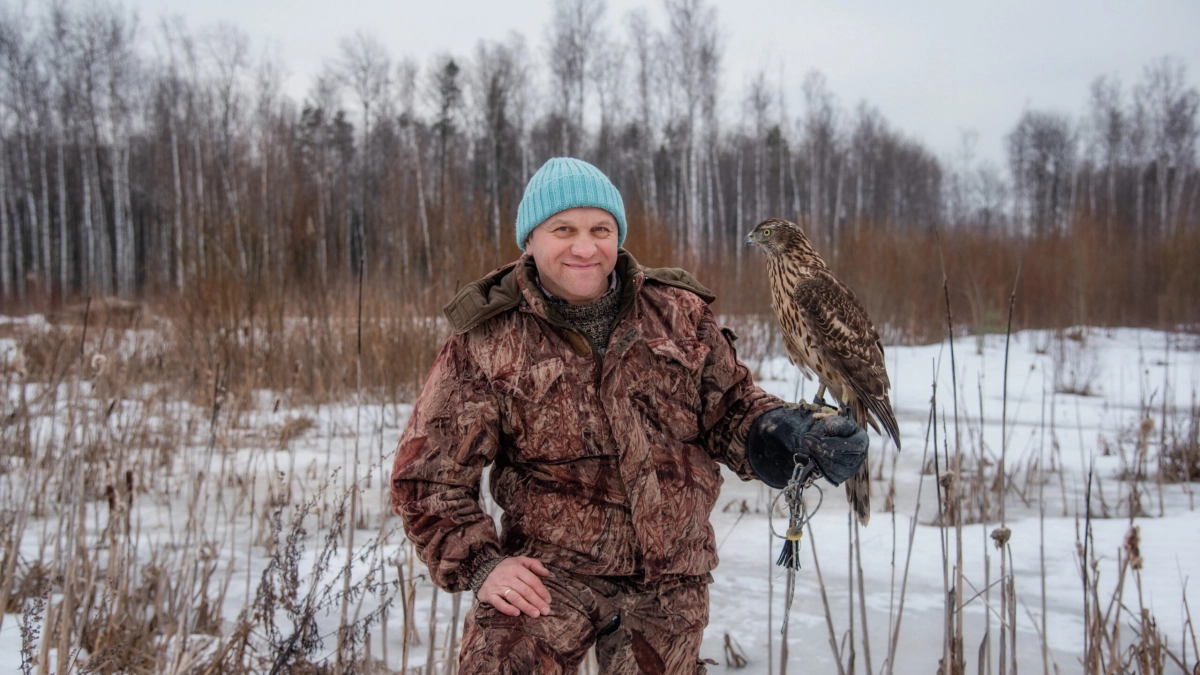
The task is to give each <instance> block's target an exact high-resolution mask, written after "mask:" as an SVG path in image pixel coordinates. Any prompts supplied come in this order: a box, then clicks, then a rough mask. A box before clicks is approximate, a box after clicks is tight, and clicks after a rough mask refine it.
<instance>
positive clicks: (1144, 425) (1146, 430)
mask: <svg viewBox="0 0 1200 675" xmlns="http://www.w3.org/2000/svg"><path fill="white" fill-rule="evenodd" d="M1139 431H1140V432H1141V434H1142V439H1143V440H1145V439H1146V438H1148V437H1149V436H1150V434H1151V432H1153V431H1154V418H1153V417H1150V416H1149V415H1147V416H1145V417H1143V418H1142V422H1141V425H1140V426H1139Z"/></svg>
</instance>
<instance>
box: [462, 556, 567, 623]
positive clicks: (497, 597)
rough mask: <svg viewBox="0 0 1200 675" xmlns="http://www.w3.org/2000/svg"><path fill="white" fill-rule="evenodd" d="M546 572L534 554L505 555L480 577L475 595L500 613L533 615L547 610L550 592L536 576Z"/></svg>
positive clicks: (547, 573) (541, 613)
mask: <svg viewBox="0 0 1200 675" xmlns="http://www.w3.org/2000/svg"><path fill="white" fill-rule="evenodd" d="M549 574H550V570H548V569H546V567H545V565H542V563H541V562H539V561H538V560H536V559H534V558H528V557H525V556H517V557H514V558H505V559H504V560H502V561H500V564H499V565H496V569H494V570H492V573H491V574H489V575H487V578H486V579H484V580H483V584H482V585H481V586H480V587H479V592H478V593H476V597H478V598H479V601H480V602H486V603H488V604H489V605H491V606H492V607H495V608H496V611H498V612H500V613H501V614H506V615H508V616H520V615H521V612H525V613H526V614H528V615H529V616H532V617H533V618H535V619H536V618H537V617H539V616H541V615H543V614H549V613H550V593H549V591H547V590H546V587H545V586H543V585H542V581H541V579H538V577H539V576H542V577H544V576H548V575H549Z"/></svg>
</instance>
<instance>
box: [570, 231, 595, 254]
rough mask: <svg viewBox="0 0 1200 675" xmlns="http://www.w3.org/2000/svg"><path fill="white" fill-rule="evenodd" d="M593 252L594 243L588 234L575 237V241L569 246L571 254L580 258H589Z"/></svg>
mask: <svg viewBox="0 0 1200 675" xmlns="http://www.w3.org/2000/svg"><path fill="white" fill-rule="evenodd" d="M595 252H596V242H594V241H592V236H591V235H590V234H581V235H579V236H578V237H575V241H574V242H573V243H572V244H571V253H574V254H575V255H576V256H578V257H580V258H590V257H592V255H593V254H595Z"/></svg>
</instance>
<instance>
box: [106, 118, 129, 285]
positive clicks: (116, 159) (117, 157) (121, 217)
mask: <svg viewBox="0 0 1200 675" xmlns="http://www.w3.org/2000/svg"><path fill="white" fill-rule="evenodd" d="M115 136H116V134H115V133H114V138H113V148H112V154H111V158H112V167H111V175H110V178H111V179H112V203H113V268H114V271H115V272H116V277H117V295H118V296H120V297H122V298H127V297H129V289H128V288H126V286H125V247H126V246H128V245H129V242H127V241H126V240H125V205H124V203H123V202H122V198H121V196H122V195H123V194H124V192H125V191H124V190H122V189H121V164H122V161H121V154H122V153H121V148H120V144H119V143H118V142H117V140H116V138H115Z"/></svg>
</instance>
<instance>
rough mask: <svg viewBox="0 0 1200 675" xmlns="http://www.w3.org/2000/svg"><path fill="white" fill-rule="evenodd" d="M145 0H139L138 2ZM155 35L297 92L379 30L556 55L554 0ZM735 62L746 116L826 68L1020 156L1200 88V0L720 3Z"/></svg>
mask: <svg viewBox="0 0 1200 675" xmlns="http://www.w3.org/2000/svg"><path fill="white" fill-rule="evenodd" d="M126 1H127V2H130V1H131V0H126ZM132 5H133V6H134V7H136V8H138V12H139V14H140V17H141V22H142V26H143V30H147V31H154V30H156V26H157V23H158V19H159V17H161V16H162V15H164V14H180V15H183V16H184V17H185V18H186V20H187V24H188V26H189V27H191V28H192V29H199V28H203V27H205V26H209V25H212V24H214V23H216V22H218V21H228V22H231V23H233V24H235V25H237V26H239V27H240V28H241V29H242V30H244V31H245V32H246V33H248V34H249V35H250V38H251V40H252V41H253V44H252V46H253V48H254V50H255V53H261V51H262V50H263V49H270V50H271V51H272V52H274V53H276V54H278V56H279V57H280V58H281V60H282V62H283V63H284V64H285V66H286V67H287V68H288V70H289V73H288V82H287V90H288V91H289V92H290V93H291V94H292V95H293V96H294V97H296V98H297V99H299V98H302V97H303V95H304V93H305V92H306V91H307V90H308V84H309V81H310V78H311V77H312V75H313V74H314V73H316V72H318V71H319V70H320V68H321V64H322V62H323V61H324V60H326V59H331V58H335V57H336V56H337V54H338V42H339V40H340V39H341V38H343V37H346V36H350V35H353V34H354V33H355V32H356V31H359V30H364V31H367V32H369V33H371V34H373V35H374V36H375V37H377V38H378V39H379V40H380V41H382V42H383V43H384V45H386V46H387V48H388V49H389V51H390V52H391V55H392V57H393V58H396V57H399V56H404V55H409V56H413V57H416V58H417V59H418V61H419V62H420V63H422V64H425V63H427V62H428V60H429V58H430V57H431V56H432V55H433V54H436V53H439V52H450V53H452V54H458V55H464V56H467V55H470V54H471V53H472V52H473V50H474V47H475V43H476V42H477V41H478V40H479V39H480V38H486V39H492V40H497V39H503V38H505V37H506V36H507V35H508V34H509V33H510V32H512V31H518V32H520V33H522V34H524V35H525V37H526V39H527V40H528V42H529V45H530V47H531V48H532V50H533V53H534V54H535V56H536V57H537V58H539V59H540V58H542V56H543V54H544V50H543V41H544V35H545V27H546V24H547V22H548V20H549V17H550V13H551V7H552V0H399V1H397V0H342V1H340V2H336V3H328V2H326V3H316V2H308V1H306V0H203V1H201V2H196V1H195V0H188V1H186V2H185V1H183V0H132ZM643 6H644V7H647V8H648V9H649V10H650V15H651V17H652V19H653V20H654V22H655V23H656V25H657V26H659V27H661V26H662V24H663V11H662V7H661V2H660V1H659V0H647V1H642V0H608V11H607V17H606V22H607V23H608V25H609V26H610V29H612V30H615V31H617V32H618V33H619V34H623V32H624V31H623V29H624V25H625V23H624V16H625V14H626V13H627V12H628V11H629V10H631V9H634V8H636V7H643ZM716 7H717V13H718V18H719V21H720V24H721V32H722V42H723V45H724V61H723V70H722V98H723V103H724V105H725V107H726V109H727V110H728V111H729V112H730V113H732V112H734V111H735V110H737V108H736V107H735V106H738V105H740V104H739V102H740V100H741V98H742V92H743V87H744V84H745V83H746V82H747V81H748V80H749V79H750V78H751V77H752V75H753V74H754V73H755V72H757V71H758V70H759V69H766V71H767V73H768V75H769V77H770V78H771V79H773V80H776V81H777V80H778V79H779V77H780V73H782V77H783V83H784V87H783V91H784V94H785V96H786V98H787V104H788V107H789V112H790V113H791V114H792V115H796V114H799V113H802V112H803V111H802V98H801V95H800V84H801V82H802V80H803V79H804V75H805V74H806V73H807V72H808V71H810V70H813V69H816V70H819V71H821V72H822V73H824V74H825V76H826V78H827V82H828V85H829V88H830V90H831V91H833V92H834V94H835V95H836V96H837V98H838V101H839V102H840V103H841V104H842V106H843V107H844V108H846V109H847V110H849V109H851V108H853V106H854V105H856V104H857V102H858V101H860V100H866V101H868V102H870V103H871V104H873V105H875V106H876V107H877V108H879V110H880V111H881V112H882V113H883V115H884V116H885V117H886V118H887V119H888V121H889V122H890V123H891V125H892V126H893V127H894V128H896V129H899V130H901V131H903V132H904V133H906V134H908V135H910V136H913V137H915V138H918V139H921V140H923V141H924V142H925V143H926V144H927V145H928V146H929V147H930V149H932V150H933V151H934V152H935V153H937V154H938V155H939V156H942V157H947V156H949V155H951V154H952V153H956V152H957V149H958V148H959V147H960V143H961V140H960V139H961V137H962V133H963V131H966V130H972V131H975V132H977V133H978V140H979V142H978V150H977V154H978V155H979V156H980V157H983V158H988V159H991V160H994V161H997V162H1003V161H1004V151H1003V147H1004V146H1003V141H1004V136H1005V134H1007V133H1008V132H1009V130H1010V129H1011V128H1012V127H1013V126H1014V125H1015V124H1016V122H1017V119H1018V117H1019V116H1020V115H1021V113H1022V111H1024V110H1025V109H1030V108H1033V109H1049V110H1055V111H1058V112H1063V113H1067V114H1070V115H1072V116H1080V115H1082V113H1083V111H1084V109H1085V108H1084V106H1085V103H1086V99H1087V91H1088V86H1089V84H1090V83H1091V81H1092V80H1093V79H1094V78H1095V77H1096V76H1098V75H1116V76H1117V77H1119V78H1120V80H1121V81H1122V84H1123V85H1124V88H1125V91H1126V93H1128V91H1129V90H1130V89H1131V88H1132V86H1133V84H1134V83H1136V81H1137V80H1138V79H1139V78H1140V76H1141V73H1142V70H1143V68H1144V67H1145V66H1146V64H1147V63H1149V62H1150V61H1151V60H1152V59H1156V58H1159V57H1161V56H1165V55H1173V56H1176V57H1179V58H1180V59H1182V60H1183V62H1184V63H1185V64H1186V65H1187V68H1188V80H1189V82H1190V83H1192V84H1193V86H1195V85H1196V84H1197V83H1200V2H1198V1H1197V0H1137V1H1130V0H1125V1H1117V0H1072V1H1071V2H1065V1H1064V2H1052V1H1048V0H1004V1H1003V2H1000V1H993V0H953V1H943V0H939V1H934V0H903V1H896V0H887V1H885V0H876V1H863V0H840V1H839V0H823V1H816V0H737V1H736V2H717V3H716Z"/></svg>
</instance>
